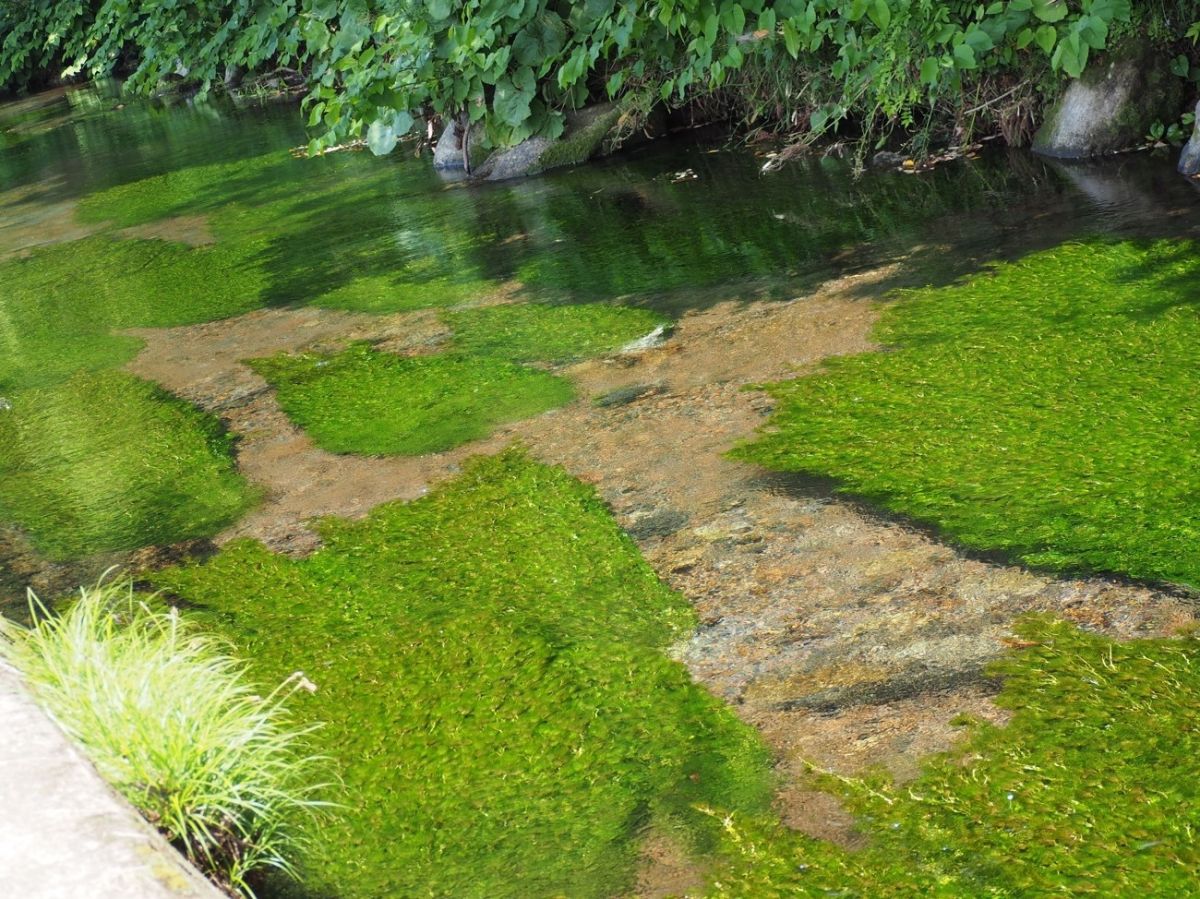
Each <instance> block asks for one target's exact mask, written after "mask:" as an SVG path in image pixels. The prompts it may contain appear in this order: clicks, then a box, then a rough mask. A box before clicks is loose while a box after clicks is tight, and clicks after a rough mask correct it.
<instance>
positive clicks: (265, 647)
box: [159, 452, 770, 899]
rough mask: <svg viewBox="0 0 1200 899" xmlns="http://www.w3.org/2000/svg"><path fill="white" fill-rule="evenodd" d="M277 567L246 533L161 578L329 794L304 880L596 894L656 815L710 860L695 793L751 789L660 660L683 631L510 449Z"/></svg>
mask: <svg viewBox="0 0 1200 899" xmlns="http://www.w3.org/2000/svg"><path fill="white" fill-rule="evenodd" d="M323 535H324V537H325V545H324V548H323V549H321V550H320V551H318V552H317V553H315V554H314V555H313V556H311V557H309V558H307V559H302V560H293V559H288V558H285V557H282V556H277V555H273V554H271V553H270V552H268V551H266V550H265V549H264V548H263V547H261V546H260V545H258V544H252V543H242V544H235V545H233V546H230V547H228V548H227V549H226V550H225V551H224V552H223V553H222V554H221V555H220V556H218V557H216V558H215V559H214V560H212V561H211V562H210V563H208V564H206V565H203V566H198V567H192V568H186V569H182V570H176V571H173V572H167V573H164V574H162V575H160V576H159V581H160V584H161V585H162V586H165V587H167V588H168V589H170V590H172V591H176V592H178V593H179V594H180V595H182V596H183V597H184V598H185V599H186V600H188V601H189V602H192V603H198V604H200V605H201V606H202V607H203V608H205V609H208V610H209V611H210V612H211V613H212V615H213V618H214V620H215V621H218V622H220V623H221V626H222V627H224V628H225V629H226V630H227V632H228V633H229V634H230V635H231V636H232V637H233V638H234V639H235V640H236V642H237V644H238V645H239V648H240V650H241V652H242V653H243V654H244V655H245V656H247V657H248V658H251V659H254V660H255V665H256V668H255V671H256V673H257V674H258V675H259V676H260V677H261V678H262V679H263V681H264V682H265V683H271V682H274V681H277V680H278V679H279V677H281V676H286V674H288V673H290V672H292V671H294V670H296V669H302V670H304V671H305V672H306V673H308V674H309V676H310V677H311V678H312V679H313V680H314V681H315V682H316V683H317V685H318V690H317V692H316V693H315V694H314V695H313V696H312V697H311V699H310V700H308V701H306V702H305V703H302V704H298V706H297V708H299V709H303V712H304V714H305V715H311V717H312V719H313V720H319V721H323V722H325V727H324V728H323V729H322V730H320V731H319V732H318V733H317V734H316V735H315V739H316V741H317V742H318V743H319V745H318V746H317V747H316V748H317V749H318V750H319V751H323V752H324V753H326V754H328V755H329V756H331V757H332V759H333V760H334V762H335V764H336V767H337V769H338V773H339V774H340V775H341V777H342V778H343V781H344V790H343V791H342V795H341V797H340V798H341V799H342V801H343V802H344V806H343V807H342V808H339V809H337V810H336V811H335V812H334V813H333V817H334V821H333V823H332V824H330V825H329V826H327V827H326V828H325V829H324V830H322V831H321V832H320V833H318V834H315V835H314V836H315V839H314V840H313V842H312V850H311V853H310V855H309V857H308V858H307V859H305V860H304V866H305V868H306V871H305V880H306V886H307V887H308V888H309V889H310V890H312V891H314V892H316V893H320V892H321V891H322V890H324V889H328V890H331V891H332V892H335V893H336V894H337V895H338V896H342V897H346V899H352V897H379V896H418V895H420V896H426V895H428V896H455V897H463V899H470V897H488V899H492V897H522V899H524V897H529V896H555V895H565V896H572V897H590V896H596V897H601V896H612V895H614V894H616V893H618V892H619V891H620V890H621V889H622V888H624V887H626V886H628V885H629V883H630V879H631V877H632V873H633V870H634V867H635V864H636V852H637V844H638V838H639V835H640V833H641V832H642V830H643V829H644V828H645V827H646V826H648V825H650V824H651V823H653V824H655V825H658V826H660V827H664V828H667V829H669V830H670V831H672V832H674V833H677V834H678V835H679V836H680V837H681V839H684V840H685V841H686V842H689V843H690V845H692V846H693V847H694V848H696V849H698V850H704V849H705V848H706V847H708V846H709V845H710V840H711V839H712V838H713V837H714V835H715V827H714V826H713V825H712V822H711V821H709V819H707V818H706V817H705V816H702V815H699V814H697V813H696V812H695V811H694V809H693V807H692V806H693V804H695V803H710V804H714V805H719V806H720V807H722V808H731V809H737V810H743V811H745V812H747V813H751V814H754V813H756V811H757V812H758V813H761V812H763V811H765V807H766V804H767V802H768V799H769V793H770V789H769V777H768V774H767V768H766V762H767V757H766V753H765V751H764V749H763V747H762V745H761V744H760V743H759V742H758V739H757V737H756V735H755V734H754V732H753V731H752V730H750V729H749V728H747V727H745V726H744V725H742V724H740V723H739V722H738V721H737V720H736V719H735V718H734V716H733V715H732V714H731V713H730V712H729V711H728V710H727V709H726V708H725V707H724V706H723V705H722V704H721V703H720V702H719V701H718V700H716V699H714V698H713V697H712V696H710V695H709V694H708V693H707V692H706V691H704V690H703V689H701V688H700V687H697V686H696V685H695V684H693V683H692V681H691V680H690V678H689V677H688V675H687V672H686V671H685V670H684V668H683V667H682V666H680V665H679V664H677V663H675V662H673V661H671V660H669V659H668V658H667V656H666V655H665V654H664V650H665V648H666V647H667V645H668V644H669V643H671V642H672V641H673V640H674V639H676V638H678V637H680V636H681V635H682V634H684V633H685V632H686V630H687V629H688V628H689V627H691V626H692V623H693V617H692V612H691V609H690V607H689V606H688V604H687V603H686V602H685V601H684V600H683V598H682V597H680V596H678V595H677V594H674V593H672V592H671V591H670V590H669V589H667V588H666V587H665V586H664V585H663V584H662V583H661V582H660V581H659V580H658V579H657V577H656V576H655V575H654V572H653V571H652V570H651V569H650V568H649V566H648V565H646V563H645V562H644V561H643V560H642V558H641V556H640V555H639V553H638V552H637V549H636V547H635V546H634V544H633V543H632V542H631V541H630V539H629V538H628V537H627V536H625V535H624V534H623V533H622V532H621V531H620V529H619V528H618V527H617V526H616V524H615V523H614V522H613V521H612V519H611V517H610V516H609V515H608V513H607V512H606V510H605V509H604V507H603V505H602V503H601V502H600V500H599V499H598V498H597V496H596V495H595V493H594V492H593V491H592V490H591V489H590V488H587V487H585V486H583V485H581V484H579V483H578V482H577V481H575V480H573V479H572V478H570V477H568V476H567V475H566V474H565V473H564V472H563V471H561V470H559V469H557V468H549V467H546V466H542V465H538V464H535V463H533V462H531V461H529V460H528V459H527V458H526V457H524V456H523V455H521V454H517V453H513V452H509V453H506V454H504V455H502V456H500V457H494V458H488V459H482V460H477V461H476V462H475V463H473V464H472V465H471V466H469V467H468V469H467V471H466V472H465V473H464V475H463V476H462V477H460V478H459V479H457V480H456V481H454V482H452V483H450V484H448V485H446V486H444V487H442V488H439V489H438V490H435V491H434V492H433V493H432V494H430V495H429V496H427V497H425V498H423V499H421V500H418V501H416V502H413V503H407V504H402V503H394V504H389V505H385V506H382V507H379V508H377V509H375V510H374V511H373V512H372V513H371V514H370V515H369V516H368V517H367V519H366V520H364V521H362V522H344V521H343V522H329V523H328V524H327V525H326V526H325V527H324V528H323Z"/></svg>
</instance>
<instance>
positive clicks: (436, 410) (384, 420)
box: [251, 344, 574, 456]
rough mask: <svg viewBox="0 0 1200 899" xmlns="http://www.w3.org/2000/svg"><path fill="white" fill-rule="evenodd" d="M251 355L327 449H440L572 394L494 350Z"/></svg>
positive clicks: (293, 414) (562, 383)
mask: <svg viewBox="0 0 1200 899" xmlns="http://www.w3.org/2000/svg"><path fill="white" fill-rule="evenodd" d="M251 365H252V366H253V367H254V369H255V371H257V372H258V373H259V374H261V375H262V376H263V377H265V378H266V379H267V380H268V381H269V382H270V383H271V385H272V386H273V387H274V388H275V389H276V391H278V395H279V404H280V405H281V406H282V407H283V409H284V411H285V412H286V413H287V414H288V417H289V418H291V419H292V421H294V422H296V424H298V425H299V426H300V427H302V428H304V429H305V430H306V431H307V432H308V433H309V434H311V435H312V438H313V439H314V440H315V441H316V442H317V444H318V445H320V446H321V447H323V448H324V449H327V450H329V451H331V452H335V453H362V454H365V455H409V456H415V455H420V454H421V453H434V452H441V451H443V450H448V449H451V448H453V447H455V446H458V445H459V444H462V443H467V442H469V441H471V440H478V439H480V438H482V437H486V436H487V435H488V434H489V433H490V432H491V430H492V429H493V428H494V427H495V426H496V425H499V424H504V423H507V422H511V421H518V420H520V419H522V418H528V417H530V416H532V415H537V414H539V413H541V412H545V411H546V410H548V409H553V408H555V407H556V406H561V405H563V404H565V403H568V402H570V401H571V399H572V398H573V397H574V390H573V388H572V387H571V385H570V383H569V382H568V381H566V380H564V379H563V378H559V377H556V376H554V375H552V374H549V373H547V372H543V371H538V370H536V369H532V368H525V367H523V366H520V365H514V364H512V363H510V362H505V361H503V360H497V359H487V358H475V357H470V356H460V355H437V356H416V357H405V356H396V355H394V354H391V353H385V352H380V351H378V350H374V349H372V348H371V347H369V346H367V345H365V344H359V345H355V346H352V347H349V348H348V349H346V350H345V351H343V352H342V353H339V354H338V355H336V356H316V355H282V356H274V357H272V358H269V359H258V360H255V361H254V362H252V363H251Z"/></svg>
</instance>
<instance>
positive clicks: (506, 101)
mask: <svg viewBox="0 0 1200 899" xmlns="http://www.w3.org/2000/svg"><path fill="white" fill-rule="evenodd" d="M536 90H537V79H536V78H535V77H534V74H533V70H532V69H530V68H529V67H528V66H524V67H522V68H520V69H517V71H516V72H514V73H513V74H512V75H511V76H509V75H505V76H504V77H503V78H501V79H499V80H498V81H497V82H496V93H495V95H494V96H493V97H492V111H493V112H494V113H495V114H496V117H497V118H498V119H499V120H500V122H502V123H503V124H505V125H509V126H512V127H516V126H517V125H520V124H521V123H522V122H524V121H525V120H526V119H527V118H529V106H530V104H531V103H532V102H533V97H534V93H535V91H536Z"/></svg>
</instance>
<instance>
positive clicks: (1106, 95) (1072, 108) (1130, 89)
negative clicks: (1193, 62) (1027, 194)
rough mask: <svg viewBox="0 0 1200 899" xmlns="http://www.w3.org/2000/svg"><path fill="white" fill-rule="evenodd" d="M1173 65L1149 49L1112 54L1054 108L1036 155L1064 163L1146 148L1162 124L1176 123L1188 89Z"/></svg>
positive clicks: (1141, 47) (1132, 48) (1141, 46)
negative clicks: (1155, 128) (1149, 135)
mask: <svg viewBox="0 0 1200 899" xmlns="http://www.w3.org/2000/svg"><path fill="white" fill-rule="evenodd" d="M1169 66H1170V61H1169V59H1168V58H1167V57H1166V56H1164V55H1163V54H1161V53H1158V52H1156V51H1155V50H1154V49H1153V48H1152V47H1150V46H1149V45H1146V44H1135V45H1133V46H1130V47H1128V48H1126V49H1125V50H1124V51H1119V52H1113V53H1109V54H1106V56H1105V57H1104V58H1102V59H1098V60H1096V61H1094V62H1093V63H1092V65H1091V66H1089V67H1088V69H1087V70H1086V71H1084V73H1083V75H1082V76H1081V77H1080V78H1078V79H1076V80H1075V81H1072V82H1071V83H1070V85H1069V86H1068V87H1067V89H1066V91H1064V92H1063V95H1062V97H1061V98H1060V99H1059V101H1058V102H1057V103H1055V104H1054V106H1052V107H1051V108H1050V111H1049V112H1048V113H1047V115H1046V121H1045V122H1044V123H1043V125H1042V127H1041V128H1039V129H1038V133H1037V136H1036V137H1034V140H1033V150H1034V152H1035V153H1040V154H1042V155H1044V156H1053V157H1057V158H1059V159H1087V158H1089V157H1092V156H1103V155H1105V154H1108V153H1116V152H1119V151H1121V150H1128V149H1130V148H1132V147H1134V146H1137V145H1138V144H1140V143H1142V142H1143V139H1144V137H1145V135H1146V132H1147V131H1149V130H1150V126H1151V125H1153V124H1154V123H1155V122H1156V121H1163V122H1167V121H1174V119H1175V118H1176V116H1177V115H1178V113H1179V104H1180V102H1181V99H1182V83H1181V81H1180V79H1179V78H1177V77H1176V76H1175V75H1173V74H1172V73H1171V71H1170V68H1169Z"/></svg>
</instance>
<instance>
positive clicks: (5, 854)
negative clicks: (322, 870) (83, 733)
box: [0, 662, 225, 899]
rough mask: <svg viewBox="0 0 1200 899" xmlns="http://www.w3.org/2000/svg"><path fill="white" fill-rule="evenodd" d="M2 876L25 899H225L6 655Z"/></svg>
mask: <svg viewBox="0 0 1200 899" xmlns="http://www.w3.org/2000/svg"><path fill="white" fill-rule="evenodd" d="M0 883H2V884H3V888H2V890H0V892H3V893H4V894H5V895H7V896H20V897H22V899H110V897H111V899H180V897H188V899H220V897H222V896H224V895H225V894H224V893H222V892H221V891H220V890H218V889H217V888H216V887H215V886H213V885H212V884H211V883H210V882H209V881H208V880H206V879H205V878H204V877H203V876H202V875H201V874H200V873H199V872H198V871H197V870H196V869H195V868H194V867H193V866H192V865H191V864H189V863H188V861H187V860H186V859H185V858H183V856H181V855H180V854H179V853H178V852H177V851H176V850H175V849H174V847H172V846H171V845H170V844H169V843H168V842H167V841H166V840H165V839H164V838H163V836H162V835H161V834H160V833H158V831H157V830H155V829H154V827H152V826H151V825H150V823H149V822H147V821H146V820H145V819H144V818H143V817H142V816H141V815H140V814H138V812H137V811H136V810H135V809H134V808H133V807H132V806H131V805H129V804H128V803H127V802H126V801H125V800H124V799H123V798H121V797H120V796H118V795H117V793H116V792H115V791H114V790H113V789H112V788H111V787H110V786H109V785H108V784H107V783H105V781H104V780H103V779H102V778H101V777H100V775H99V774H98V773H97V771H96V769H95V767H93V765H92V764H91V762H90V761H88V759H87V758H86V757H85V756H84V755H83V753H82V752H81V751H80V750H79V749H78V748H77V747H76V746H75V745H74V743H72V742H71V740H70V738H69V737H68V736H67V735H66V733H64V732H63V730H62V729H61V728H60V727H59V726H58V724H57V723H56V722H55V721H54V720H53V718H52V717H51V716H50V715H49V714H48V713H47V712H46V711H45V710H43V709H42V708H41V707H40V706H39V705H38V704H37V703H36V702H35V701H34V699H33V696H32V695H31V694H30V692H29V690H28V688H27V687H26V685H25V683H24V682H23V680H22V678H21V677H20V675H19V674H18V673H17V672H16V671H14V670H13V669H12V667H11V666H8V665H6V664H5V663H3V662H0Z"/></svg>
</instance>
